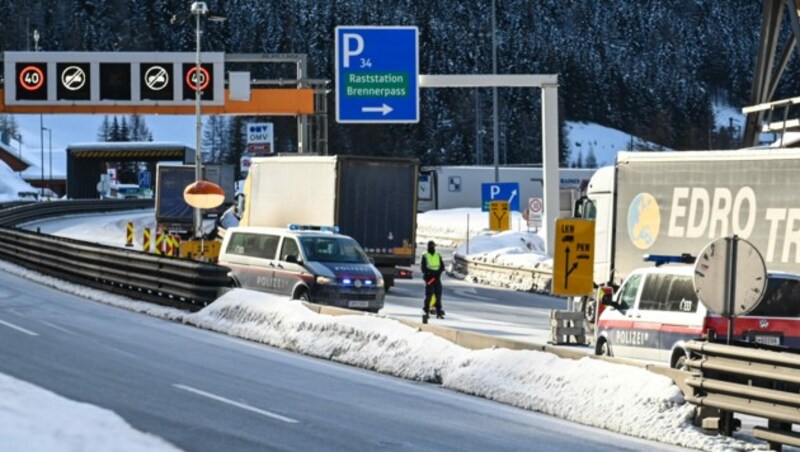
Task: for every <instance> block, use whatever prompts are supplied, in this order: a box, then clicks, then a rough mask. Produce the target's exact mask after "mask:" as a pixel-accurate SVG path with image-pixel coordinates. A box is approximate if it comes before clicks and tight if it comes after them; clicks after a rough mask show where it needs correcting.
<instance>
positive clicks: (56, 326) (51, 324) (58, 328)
mask: <svg viewBox="0 0 800 452" xmlns="http://www.w3.org/2000/svg"><path fill="white" fill-rule="evenodd" d="M41 322H42V323H44V324H45V325H47V326H49V327H50V328H54V329H56V330H58V331H62V332H64V333H67V334H71V335H73V336H77V335H78V333H76V332H74V331H70V330H68V329H66V328H63V327H60V326H58V325H56V324H55V323H50V322H48V321H47V320H42V321H41Z"/></svg>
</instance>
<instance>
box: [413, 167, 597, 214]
mask: <svg viewBox="0 0 800 452" xmlns="http://www.w3.org/2000/svg"><path fill="white" fill-rule="evenodd" d="M595 171H596V169H591V168H561V169H560V170H559V187H560V190H559V192H560V195H561V199H560V201H561V202H560V205H561V206H562V209H564V212H562V216H569V215H570V213H571V208H572V205H573V204H574V203H575V200H577V199H578V196H579V194H580V192H581V190H582V188H583V187H584V186H585V185H586V183H588V181H589V179H590V178H591V177H592V175H593V174H594V172H595ZM499 174H500V182H516V183H518V184H519V188H520V193H519V196H520V198H519V199H520V206H525V205H526V203H527V202H528V199H530V198H541V197H542V196H543V193H544V188H543V186H544V185H543V181H544V175H543V171H542V167H541V166H501V167H500V169H499ZM494 175H495V171H494V167H493V166H435V167H424V168H422V169H421V170H420V175H419V187H418V193H417V197H418V198H419V204H418V208H417V210H418V211H420V212H427V211H429V210H436V209H455V208H460V207H481V186H482V185H483V184H484V183H494V182H495V178H494Z"/></svg>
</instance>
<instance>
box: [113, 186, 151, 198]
mask: <svg viewBox="0 0 800 452" xmlns="http://www.w3.org/2000/svg"><path fill="white" fill-rule="evenodd" d="M109 196H110V197H111V198H116V199H145V193H144V191H142V190H141V189H140V188H139V186H138V185H136V184H114V185H112V186H111V193H110V195H109Z"/></svg>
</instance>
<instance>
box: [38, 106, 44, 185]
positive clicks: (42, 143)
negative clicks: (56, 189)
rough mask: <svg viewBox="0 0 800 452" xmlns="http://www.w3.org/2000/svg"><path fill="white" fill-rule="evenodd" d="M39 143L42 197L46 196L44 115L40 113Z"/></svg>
mask: <svg viewBox="0 0 800 452" xmlns="http://www.w3.org/2000/svg"><path fill="white" fill-rule="evenodd" d="M39 144H40V146H41V157H42V162H41V163H42V179H41V192H42V198H44V115H39Z"/></svg>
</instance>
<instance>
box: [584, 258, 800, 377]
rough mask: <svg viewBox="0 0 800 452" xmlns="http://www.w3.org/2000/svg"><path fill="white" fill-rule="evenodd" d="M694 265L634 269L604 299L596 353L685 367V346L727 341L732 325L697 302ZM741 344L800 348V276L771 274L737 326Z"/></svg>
mask: <svg viewBox="0 0 800 452" xmlns="http://www.w3.org/2000/svg"><path fill="white" fill-rule="evenodd" d="M693 271H694V268H693V267H692V266H663V267H652V268H642V269H638V270H635V271H634V272H632V273H631V274H630V275H628V277H627V278H626V279H625V282H624V283H623V284H622V286H621V287H620V288H619V290H618V291H617V293H616V294H614V295H613V297H612V296H606V297H603V301H602V304H603V305H604V306H603V307H602V308H601V309H602V311H601V312H600V314H599V317H598V320H597V326H596V331H597V341H596V344H595V353H596V354H598V355H609V356H616V357H620V358H633V359H640V360H647V361H658V362H663V363H669V365H670V366H671V367H676V368H681V367H683V365H684V361H685V360H686V359H687V358H688V356H689V355H688V353H687V351H686V349H685V347H684V345H685V343H686V342H688V341H690V340H693V339H705V338H712V339H713V338H717V339H719V338H722V339H724V338H725V337H726V336H727V334H728V333H727V332H728V320H727V318H725V317H721V316H719V315H717V314H714V313H712V312H710V311H708V309H706V307H705V306H704V305H703V304H702V303H701V302H699V301H698V298H697V295H696V293H695V289H694V283H693V279H692V275H693ZM733 338H734V339H735V340H738V341H747V342H758V343H762V344H766V345H774V346H785V347H791V348H797V349H800V275H793V274H788V273H779V272H769V273H768V276H767V286H766V290H765V292H764V296H763V298H762V300H761V302H760V303H759V304H758V305H757V306H756V308H755V309H754V310H753V311H752V312H750V313H749V314H747V315H746V316H740V317H737V318H736V320H735V321H734V337H733Z"/></svg>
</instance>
